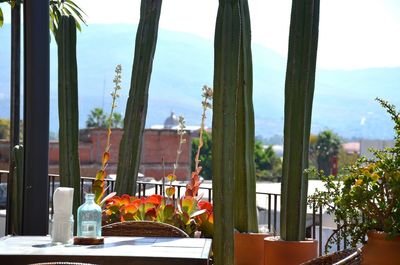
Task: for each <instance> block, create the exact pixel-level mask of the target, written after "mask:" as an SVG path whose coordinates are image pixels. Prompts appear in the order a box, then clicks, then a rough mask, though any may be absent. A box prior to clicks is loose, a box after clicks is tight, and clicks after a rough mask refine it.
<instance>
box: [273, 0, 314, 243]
mask: <svg viewBox="0 0 400 265" xmlns="http://www.w3.org/2000/svg"><path fill="white" fill-rule="evenodd" d="M318 24H319V0H307V1H304V0H293V4H292V15H291V22H290V33H289V51H288V61H287V69H286V83H285V123H284V152H283V172H282V173H283V176H282V177H283V178H282V187H281V194H282V198H281V224H280V228H281V238H282V239H284V240H288V241H298V240H304V238H305V220H306V206H307V188H308V187H307V186H308V179H307V177H306V176H305V175H304V172H303V171H304V169H305V168H307V167H308V146H309V137H310V125H311V111H312V102H313V95H314V82H315V67H316V57H317V46H318Z"/></svg>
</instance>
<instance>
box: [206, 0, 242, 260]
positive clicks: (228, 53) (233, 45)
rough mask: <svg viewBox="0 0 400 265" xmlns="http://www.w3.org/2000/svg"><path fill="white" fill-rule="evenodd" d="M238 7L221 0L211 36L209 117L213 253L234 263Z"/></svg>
mask: <svg viewBox="0 0 400 265" xmlns="http://www.w3.org/2000/svg"><path fill="white" fill-rule="evenodd" d="M239 51H240V10H239V1H238V0H233V1H232V0H220V1H219V7H218V14H217V22H216V27H215V39H214V94H213V95H214V97H213V106H214V108H213V121H212V139H213V146H212V154H213V157H212V159H213V169H212V173H213V183H212V186H213V194H214V197H213V204H214V216H215V218H214V221H215V222H214V231H215V232H214V238H213V244H214V257H215V263H216V264H217V265H222V264H233V246H234V245H233V230H234V210H233V209H234V204H235V203H236V200H235V199H234V192H233V191H234V188H235V183H234V176H235V172H236V168H235V166H236V164H235V159H236V130H237V127H236V111H237V110H236V99H237V94H238V91H237V89H238V80H239Z"/></svg>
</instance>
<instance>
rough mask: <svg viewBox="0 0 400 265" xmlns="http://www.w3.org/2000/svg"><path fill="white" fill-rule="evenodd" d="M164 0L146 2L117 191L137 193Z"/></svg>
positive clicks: (139, 28) (118, 170)
mask: <svg viewBox="0 0 400 265" xmlns="http://www.w3.org/2000/svg"><path fill="white" fill-rule="evenodd" d="M161 4H162V0H152V1H148V0H142V1H141V5H140V21H139V25H138V29H137V32H136V43H135V55H134V59H133V67H132V78H131V87H130V90H129V98H128V102H127V104H126V111H125V119H124V133H123V135H122V139H121V142H120V148H119V156H118V157H119V159H118V167H117V181H116V184H115V190H116V191H117V193H118V194H124V193H127V194H135V192H136V181H137V175H138V172H139V165H140V154H141V151H142V137H143V130H144V125H145V121H146V115H147V105H148V95H149V84H150V77H151V72H152V69H153V59H154V54H155V50H156V44H157V36H158V24H159V20H160V14H161Z"/></svg>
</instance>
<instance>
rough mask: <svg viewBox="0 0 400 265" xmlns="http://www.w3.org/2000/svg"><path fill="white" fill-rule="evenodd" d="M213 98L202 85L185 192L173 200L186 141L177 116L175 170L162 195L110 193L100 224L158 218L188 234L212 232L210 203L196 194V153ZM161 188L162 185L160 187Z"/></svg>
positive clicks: (198, 161) (210, 234) (197, 176)
mask: <svg viewBox="0 0 400 265" xmlns="http://www.w3.org/2000/svg"><path fill="white" fill-rule="evenodd" d="M211 98H212V89H211V88H209V87H207V86H204V87H203V101H202V106H203V113H202V119H201V127H200V141H199V146H198V150H197V155H196V157H195V162H196V166H195V170H194V172H192V175H191V179H190V181H189V183H188V184H187V185H186V191H185V195H184V196H183V197H182V198H179V199H177V200H175V199H174V198H175V193H176V189H175V187H174V186H173V185H172V182H173V181H174V180H176V175H175V172H176V169H177V167H178V161H179V157H180V154H181V152H182V144H184V143H185V139H184V138H183V136H184V134H185V130H184V129H185V121H184V118H183V117H179V128H178V135H179V136H180V140H179V146H178V150H177V156H176V161H175V164H174V170H173V172H172V173H171V174H169V175H168V176H167V178H168V180H169V186H168V187H167V188H166V189H165V195H166V196H165V197H163V196H161V195H151V196H149V197H146V198H138V197H135V196H129V195H127V194H124V195H122V196H121V197H119V196H113V197H112V198H109V199H108V200H107V201H106V205H105V209H104V211H103V224H110V223H114V222H123V221H141V220H148V221H157V222H163V223H168V224H171V225H174V226H176V227H178V228H180V229H182V230H184V231H185V232H186V233H187V234H188V235H190V236H194V233H195V231H198V230H199V231H201V232H202V235H203V236H205V237H212V235H213V222H214V219H213V206H212V204H211V203H210V202H208V201H204V200H202V196H201V195H199V194H198V191H199V188H200V185H201V183H202V182H201V180H200V172H201V166H200V160H199V153H200V149H201V146H202V144H203V139H202V137H203V131H204V121H205V118H206V115H205V113H206V110H207V109H209V108H211V104H210V102H209V101H210V100H211ZM163 191H164V189H163Z"/></svg>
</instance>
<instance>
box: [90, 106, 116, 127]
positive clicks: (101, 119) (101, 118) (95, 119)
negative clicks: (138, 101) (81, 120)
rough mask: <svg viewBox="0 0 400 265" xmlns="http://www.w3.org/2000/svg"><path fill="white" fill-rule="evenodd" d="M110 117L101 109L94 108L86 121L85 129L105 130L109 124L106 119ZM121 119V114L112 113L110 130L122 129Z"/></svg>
mask: <svg viewBox="0 0 400 265" xmlns="http://www.w3.org/2000/svg"><path fill="white" fill-rule="evenodd" d="M109 116H110V115H109V114H108V113H105V112H104V110H103V108H94V109H92V110H91V111H90V114H89V115H88V117H87V120H86V128H107V127H108V124H109V122H110V121H109V120H108V117H109ZM122 126H123V118H122V114H121V113H118V112H113V114H112V119H111V128H122Z"/></svg>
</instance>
